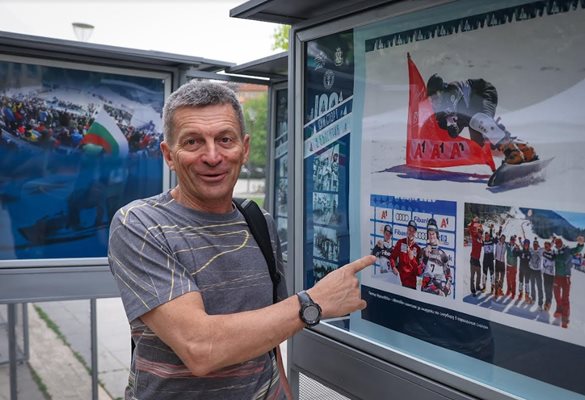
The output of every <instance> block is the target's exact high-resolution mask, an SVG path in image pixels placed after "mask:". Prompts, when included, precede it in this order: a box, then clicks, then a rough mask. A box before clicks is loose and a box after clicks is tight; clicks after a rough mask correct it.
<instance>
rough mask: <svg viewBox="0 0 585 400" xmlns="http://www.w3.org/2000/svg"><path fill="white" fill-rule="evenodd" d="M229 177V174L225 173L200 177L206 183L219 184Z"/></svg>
mask: <svg viewBox="0 0 585 400" xmlns="http://www.w3.org/2000/svg"><path fill="white" fill-rule="evenodd" d="M226 175H227V173H225V172H223V173H219V174H202V175H200V177H201V179H202V180H204V181H205V182H210V183H213V182H219V181H221V180H223V178H224V177H225V176H226Z"/></svg>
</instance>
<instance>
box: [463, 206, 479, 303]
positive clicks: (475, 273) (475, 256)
mask: <svg viewBox="0 0 585 400" xmlns="http://www.w3.org/2000/svg"><path fill="white" fill-rule="evenodd" d="M467 228H468V230H469V236H470V237H471V256H470V257H469V266H470V272H471V277H470V278H469V284H470V290H471V295H472V296H474V297H475V296H477V292H479V291H481V287H480V279H481V263H480V261H479V259H480V257H481V249H482V248H483V238H482V234H483V228H482V226H481V224H480V223H479V217H478V216H477V215H476V216H475V217H473V220H471V222H470V223H469V225H468V226H467Z"/></svg>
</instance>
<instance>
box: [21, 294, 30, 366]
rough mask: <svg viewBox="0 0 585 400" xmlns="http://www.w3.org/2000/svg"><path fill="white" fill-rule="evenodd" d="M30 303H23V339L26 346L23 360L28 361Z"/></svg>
mask: <svg viewBox="0 0 585 400" xmlns="http://www.w3.org/2000/svg"><path fill="white" fill-rule="evenodd" d="M28 338H29V337H28V303H22V341H23V347H24V349H23V350H24V354H23V360H24V361H28V359H29V356H30V351H29V350H30V346H29V341H28Z"/></svg>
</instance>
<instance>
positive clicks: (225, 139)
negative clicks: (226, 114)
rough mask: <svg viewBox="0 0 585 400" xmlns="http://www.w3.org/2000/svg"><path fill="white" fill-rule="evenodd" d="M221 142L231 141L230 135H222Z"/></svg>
mask: <svg viewBox="0 0 585 400" xmlns="http://www.w3.org/2000/svg"><path fill="white" fill-rule="evenodd" d="M221 142H222V143H231V142H232V138H230V137H222V138H221Z"/></svg>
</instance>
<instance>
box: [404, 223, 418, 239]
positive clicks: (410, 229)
mask: <svg viewBox="0 0 585 400" xmlns="http://www.w3.org/2000/svg"><path fill="white" fill-rule="evenodd" d="M415 233H416V229H414V228H413V227H412V226H409V227H407V228H406V234H407V236H408V238H409V239H414V234H415Z"/></svg>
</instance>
